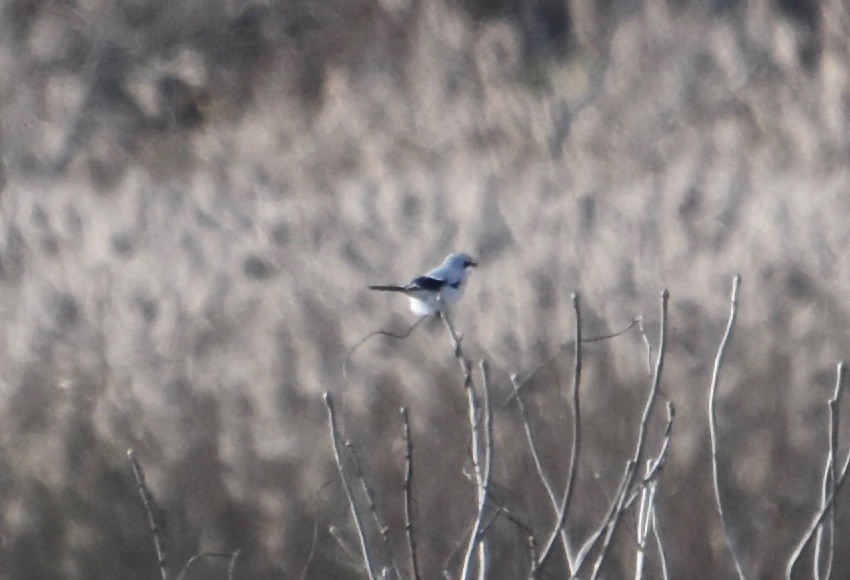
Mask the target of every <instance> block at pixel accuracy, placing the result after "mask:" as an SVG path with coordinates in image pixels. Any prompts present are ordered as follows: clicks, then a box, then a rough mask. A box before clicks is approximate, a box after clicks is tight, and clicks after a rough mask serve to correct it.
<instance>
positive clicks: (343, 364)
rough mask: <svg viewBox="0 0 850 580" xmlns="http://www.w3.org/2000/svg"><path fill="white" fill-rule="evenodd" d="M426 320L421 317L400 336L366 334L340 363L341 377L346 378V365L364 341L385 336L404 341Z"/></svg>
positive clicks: (383, 331) (393, 334)
mask: <svg viewBox="0 0 850 580" xmlns="http://www.w3.org/2000/svg"><path fill="white" fill-rule="evenodd" d="M426 318H427V317H425V316H423V317H422V318H420V319H419V320H417V321H416V322H414V323H413V325H412V326H411V327H410V328H408V329H407V330H406V331H405V332H403V333H401V334H396V333H394V332H390V331H388V330H376V331H374V332H370V333H369V334H367V335H366V336H364V337H363V338H361V339H360V340H358V341H357V342H356V343H354V346H352V347H351V348H349V349H348V354H346V355H345V360H344V361H343V363H342V376H343V378H346V377H348V364H349V363H350V362H351V359H352V358H354V354H355V353H356V352H357V350H358V349H359V348H360V347H361V346H363V345H364V344H366V341H368V340H369V339H370V338H373V337H375V336H386V337H387V338H393V339H395V340H404V339H405V338H407V337H408V336H410V335H411V334H413V331H414V330H416V328H417V327H418V326H419V325H420V324H422V322H423V321H424V320H425V319H426Z"/></svg>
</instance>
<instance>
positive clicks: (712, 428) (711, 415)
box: [708, 275, 746, 580]
mask: <svg viewBox="0 0 850 580" xmlns="http://www.w3.org/2000/svg"><path fill="white" fill-rule="evenodd" d="M740 287H741V276H740V275H738V276H735V278H734V279H733V280H732V298H731V310H730V312H729V321H728V322H727V324H726V332H725V333H724V334H723V339H722V340H721V341H720V347H719V348H718V349H717V358H716V359H715V360H714V372H713V373H712V375H711V390H710V392H709V396H708V423H709V432H710V434H711V474H712V477H713V478H714V499H715V501H716V502H717V512H718V513H719V514H720V523H721V527H722V529H723V537H724V539H725V540H726V546H727V547H728V548H729V552H730V553H731V554H732V560H733V561H734V563H735V571H736V572H737V573H738V577H739V578H741V580H745V579H746V575H745V574H744V568H743V566H742V565H741V557H740V555H739V553H738V548H737V546H736V545H735V542H733V541H732V536H731V534H730V532H729V520H728V516H727V515H726V512H725V511H724V510H723V501H722V497H721V491H720V474H719V468H718V465H717V388H718V384H719V383H720V370H721V368H722V367H723V357H724V355H725V354H726V346H727V345H728V344H729V338H730V337H731V336H732V330H733V329H734V328H735V319H736V318H737V316H738V289H739V288H740Z"/></svg>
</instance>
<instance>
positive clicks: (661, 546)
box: [652, 506, 669, 580]
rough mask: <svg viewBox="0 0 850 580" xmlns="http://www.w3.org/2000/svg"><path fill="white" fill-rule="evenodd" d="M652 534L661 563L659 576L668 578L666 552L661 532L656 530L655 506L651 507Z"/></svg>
mask: <svg viewBox="0 0 850 580" xmlns="http://www.w3.org/2000/svg"><path fill="white" fill-rule="evenodd" d="M652 536H653V537H654V538H655V545H656V547H657V548H658V562H659V564H660V565H661V578H662V580H668V578H669V572H668V570H667V553H666V552H665V550H664V544H663V543H662V542H661V534H660V532H659V531H658V516H657V512H656V511H655V506H653V508H652Z"/></svg>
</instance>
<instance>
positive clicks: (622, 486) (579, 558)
mask: <svg viewBox="0 0 850 580" xmlns="http://www.w3.org/2000/svg"><path fill="white" fill-rule="evenodd" d="M631 470H632V460H631V459H630V460H628V461H627V462H626V467H625V469H624V470H623V476H622V477H621V478H620V483H619V484H618V485H617V490H616V492H615V493H614V498H613V500H612V501H611V505H610V506H608V511H607V512H605V517H603V518H602V520H601V521H600V522H599V525H598V526H597V528H596V530H595V531H594V532H593V533H592V534H591V535H590V537H588V539H587V541H585V543H584V544H583V545H582V547H581V548H580V549H579V551H578V553H577V554H576V566H575V570H573V573H572V575H570V579H571V580H573V579H575V578H578V575H579V573H580V572H581V571H582V569H583V567H584V563H585V562H586V561H587V555H588V554H589V553H590V551H591V550H592V549H593V547H594V546H596V544H597V543H598V542H599V539H600V538H601V537H602V534H604V533H605V531H606V530H607V529H608V526H609V524H610V523H611V520H612V519H613V518H614V514H615V513H616V512H617V510H619V509H621V508H622V500H623V498H624V497H625V493H626V491H627V485H628V479H629V473H630V472H631Z"/></svg>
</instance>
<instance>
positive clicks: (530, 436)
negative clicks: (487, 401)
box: [511, 375, 575, 570]
mask: <svg viewBox="0 0 850 580" xmlns="http://www.w3.org/2000/svg"><path fill="white" fill-rule="evenodd" d="M511 385H513V388H514V395H516V402H517V407H518V408H519V413H520V417H521V418H522V426H523V429H524V430H525V438H526V440H527V441H528V448H529V450H530V451H531V458H532V459H533V460H534V467H535V469H536V470H537V476H538V477H539V478H540V481H541V482H542V483H543V487H544V488H545V489H546V495H547V496H548V497H549V502H550V503H551V504H552V513H553V514H554V516H555V521H557V519H558V507H559V506H560V503H561V502H560V501H558V498H557V497H556V496H555V488H554V487H553V486H552V482H551V481H550V479H549V477H548V476H547V475H546V472H545V471H544V469H543V462H542V461H541V459H540V452H539V451H538V447H537V440H536V439H535V437H534V431H533V430H532V428H531V421H530V420H529V418H528V411H527V410H526V408H525V402H524V401H523V400H522V395H521V394H520V392H519V385H518V384H517V376H516V375H511ZM559 534H560V536H561V545H562V546H563V548H564V553H565V554H566V555H567V564H568V566H569V567H570V570H572V569H573V567H574V565H575V555H574V554H573V549H572V546H570V541H569V538H568V537H567V531H566V530H565V529H564V527H563V526H561V529H560V531H559ZM535 550H536V546H535ZM538 563H539V557H538V556H537V554H536V553H535V558H534V568H535V569H536V568H537V566H538Z"/></svg>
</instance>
